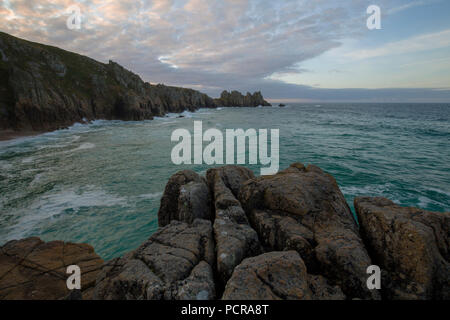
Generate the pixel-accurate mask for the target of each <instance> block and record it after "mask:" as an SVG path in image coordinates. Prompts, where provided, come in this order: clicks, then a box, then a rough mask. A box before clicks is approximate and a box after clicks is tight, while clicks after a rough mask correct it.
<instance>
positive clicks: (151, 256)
mask: <svg viewBox="0 0 450 320" xmlns="http://www.w3.org/2000/svg"><path fill="white" fill-rule="evenodd" d="M205 264H207V265H208V266H209V267H208V266H206V265H205ZM213 265H214V241H213V238H212V227H211V222H210V221H206V220H200V219H196V220H194V222H193V223H192V224H191V225H189V224H187V223H183V222H179V221H172V222H171V223H170V224H169V225H167V226H165V227H163V228H160V229H159V230H158V231H157V232H156V233H155V234H153V235H152V236H151V237H150V239H149V240H148V241H146V242H145V243H144V244H142V245H141V246H140V247H139V248H138V249H137V250H135V251H133V252H130V253H128V254H126V255H125V256H123V257H121V258H117V259H114V260H112V261H109V262H108V263H106V264H105V265H104V266H103V268H102V271H101V273H100V274H99V276H98V278H97V282H96V286H95V290H94V298H95V299H107V300H123V299H127V300H161V299H166V300H172V299H185V298H194V297H195V299H197V298H198V299H206V298H208V299H213V298H214V292H215V288H214V285H213V282H212V271H211V266H213Z"/></svg>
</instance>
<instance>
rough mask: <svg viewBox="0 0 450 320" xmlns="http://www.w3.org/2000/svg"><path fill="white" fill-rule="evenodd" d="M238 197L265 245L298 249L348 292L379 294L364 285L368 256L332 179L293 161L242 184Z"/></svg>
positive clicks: (370, 296) (312, 268)
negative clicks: (271, 173) (277, 170)
mask: <svg viewBox="0 0 450 320" xmlns="http://www.w3.org/2000/svg"><path fill="white" fill-rule="evenodd" d="M239 199H240V202H241V203H242V205H243V207H244V209H245V210H246V212H247V214H248V216H249V217H250V220H251V225H252V226H253V227H254V228H255V229H256V230H257V231H258V234H259V238H260V239H263V240H262V241H263V244H264V245H265V247H266V250H291V249H295V250H296V251H297V252H299V253H300V255H301V256H302V259H303V260H304V261H305V262H306V263H307V266H308V270H309V271H310V272H314V273H317V274H320V275H323V276H325V277H326V278H328V279H329V280H330V281H331V282H332V283H334V284H337V285H339V286H340V287H341V288H342V290H343V292H344V293H345V294H346V295H347V296H349V297H352V298H353V297H357V298H363V299H377V298H379V294H378V292H376V291H370V290H368V289H367V286H366V280H367V275H366V270H367V267H368V266H370V265H371V264H372V263H371V260H370V257H369V255H368V253H367V251H366V249H365V247H364V244H363V242H362V240H361V238H360V235H359V231H358V227H357V225H356V222H355V220H354V219H353V216H352V213H351V211H350V209H349V207H348V205H347V203H346V201H345V198H344V196H343V195H342V193H341V191H340V190H339V187H338V185H337V183H336V181H335V179H334V178H333V177H332V176H331V175H329V174H327V173H325V172H323V171H322V170H321V169H320V168H318V167H316V166H312V165H309V166H308V167H305V166H304V165H303V164H300V163H295V164H293V165H291V166H290V167H289V168H288V169H286V170H284V171H281V172H279V173H278V174H276V175H273V176H263V177H259V178H256V179H253V180H249V181H247V182H245V183H244V184H243V186H242V187H241V189H240V194H239Z"/></svg>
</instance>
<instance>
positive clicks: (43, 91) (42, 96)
mask: <svg viewBox="0 0 450 320" xmlns="http://www.w3.org/2000/svg"><path fill="white" fill-rule="evenodd" d="M233 94H235V95H236V96H241V97H243V96H242V95H241V94H240V93H236V92H233ZM246 99H247V100H248V101H249V102H248V103H247V102H245V103H243V100H242V99H241V98H239V99H234V100H226V103H224V104H223V105H226V106H231V105H233V106H244V105H247V104H248V105H249V106H250V105H255V104H261V103H263V102H264V99H263V98H262V96H261V94H260V93H257V94H254V95H248V96H247V97H246ZM247 100H246V101H247ZM216 106H217V102H216V101H214V99H212V98H210V97H209V96H207V95H206V94H203V93H201V92H199V91H195V90H192V89H185V88H178V87H170V86H165V85H162V84H158V85H152V84H150V83H146V82H144V81H142V80H141V78H140V77H139V76H138V75H136V74H134V73H132V72H130V71H128V70H126V69H125V68H123V67H122V66H120V65H119V64H117V63H115V62H112V61H109V63H108V64H104V63H100V62H98V61H95V60H93V59H90V58H88V57H85V56H82V55H79V54H75V53H72V52H68V51H65V50H62V49H59V48H55V47H51V46H46V45H42V44H38V43H33V42H29V41H25V40H22V39H18V38H15V37H13V36H10V35H8V34H5V33H1V32H0V129H14V130H23V131H49V130H54V129H58V128H60V127H65V126H69V125H71V124H73V123H75V122H81V121H83V119H85V120H94V119H108V120H114V119H120V120H144V119H152V117H153V116H161V115H164V114H165V113H167V112H183V111H184V110H190V111H193V110H195V109H198V108H211V107H216Z"/></svg>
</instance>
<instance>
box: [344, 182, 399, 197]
mask: <svg viewBox="0 0 450 320" xmlns="http://www.w3.org/2000/svg"><path fill="white" fill-rule="evenodd" d="M392 187H393V185H392V184H391V183H385V184H375V185H366V186H362V187H357V186H345V187H341V191H342V193H343V194H349V195H366V196H379V195H382V194H384V193H386V192H388V191H389V190H390V189H392Z"/></svg>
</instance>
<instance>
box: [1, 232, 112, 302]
mask: <svg viewBox="0 0 450 320" xmlns="http://www.w3.org/2000/svg"><path fill="white" fill-rule="evenodd" d="M102 264H103V260H102V259H100V257H99V256H98V255H96V254H95V252H94V249H93V248H92V247H91V246H90V245H88V244H74V243H64V242H62V241H52V242H47V243H45V242H43V241H41V240H40V239H39V238H28V239H24V240H20V241H10V242H8V243H6V244H5V245H4V246H3V247H0V300H23V299H26V300H44V299H46V300H47V299H48V300H57V299H65V298H71V297H72V299H73V298H74V293H71V291H69V290H68V289H67V284H66V280H67V278H68V277H69V275H68V274H67V273H66V271H67V267H68V266H70V265H78V266H79V267H80V269H81V292H76V294H77V295H78V297H79V298H81V297H82V298H84V299H90V298H91V297H92V293H93V287H94V285H95V281H96V278H97V275H98V273H99V271H100V269H101V266H102Z"/></svg>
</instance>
